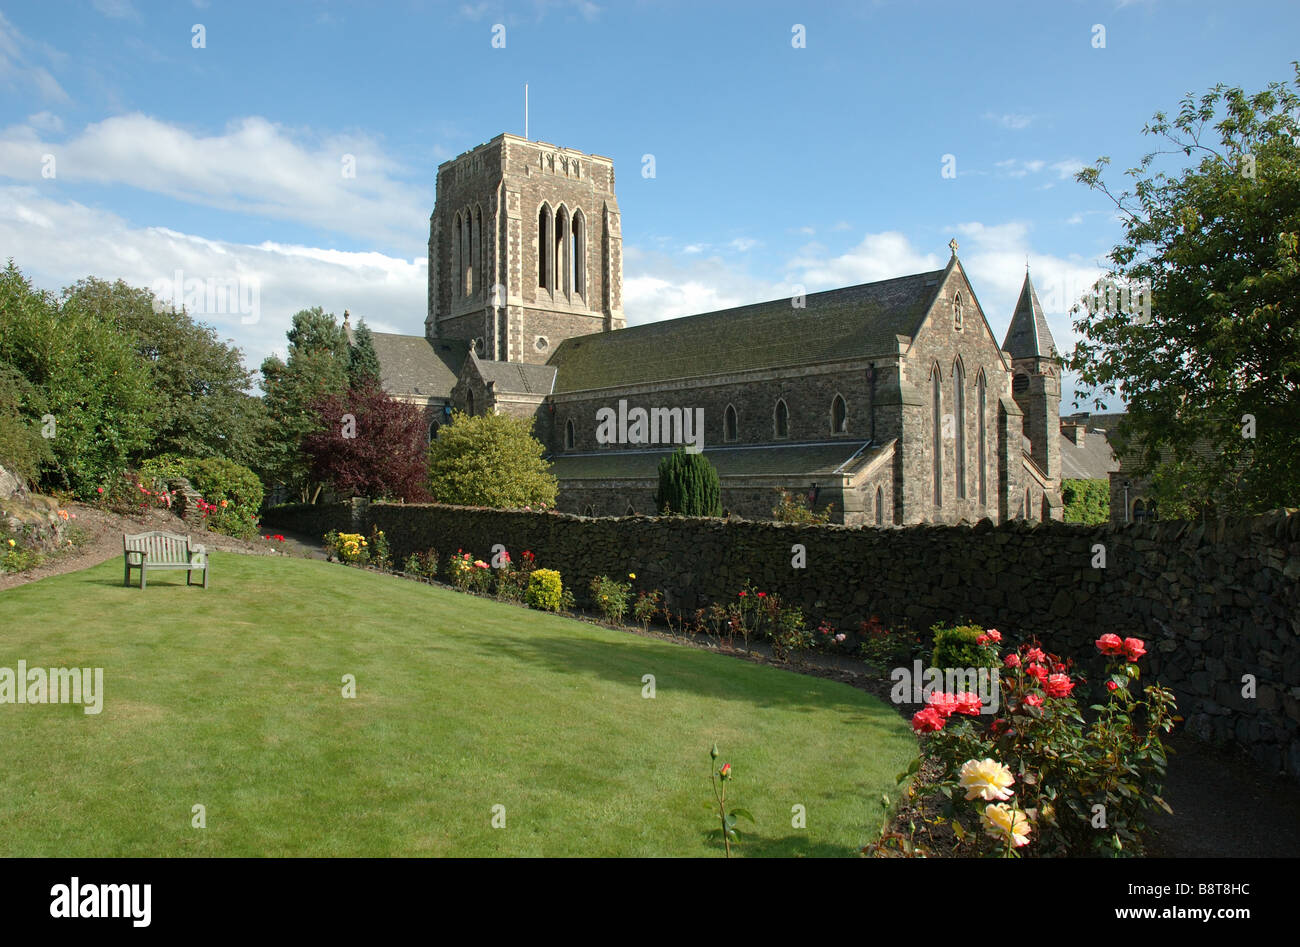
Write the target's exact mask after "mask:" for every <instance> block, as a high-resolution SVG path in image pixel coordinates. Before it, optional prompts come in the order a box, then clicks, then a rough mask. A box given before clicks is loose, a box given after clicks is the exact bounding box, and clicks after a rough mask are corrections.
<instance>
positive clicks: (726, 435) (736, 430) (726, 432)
mask: <svg viewBox="0 0 1300 947" xmlns="http://www.w3.org/2000/svg"><path fill="white" fill-rule="evenodd" d="M739 436H740V424H739V423H738V422H737V419H736V409H735V408H734V407H733V406H731V405H727V410H726V411H725V412H723V415H722V439H723V440H724V441H734V440H736V439H737V438H738V437H739Z"/></svg>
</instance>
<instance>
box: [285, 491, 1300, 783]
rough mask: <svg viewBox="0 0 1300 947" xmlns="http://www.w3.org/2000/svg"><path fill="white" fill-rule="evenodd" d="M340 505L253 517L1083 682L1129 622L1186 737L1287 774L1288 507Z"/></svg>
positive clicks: (1292, 535) (1293, 582)
mask: <svg viewBox="0 0 1300 947" xmlns="http://www.w3.org/2000/svg"><path fill="white" fill-rule="evenodd" d="M354 503H355V505H349V504H337V505H333V506H328V507H322V506H316V507H302V506H291V507H277V508H274V509H272V510H270V511H268V513H267V517H266V521H267V522H268V523H274V524H275V525H276V526H277V527H278V528H281V529H289V530H295V531H299V532H303V533H308V534H311V535H315V536H319V535H321V534H323V533H324V532H326V530H328V529H330V528H339V529H348V528H357V529H363V530H365V531H367V532H368V531H369V529H370V527H371V526H372V525H377V526H378V527H379V528H380V529H382V530H383V531H384V532H385V533H386V534H387V536H388V538H389V542H390V543H391V545H392V549H393V553H394V558H395V560H396V561H397V562H401V561H402V559H403V558H404V557H405V556H406V555H407V554H408V553H410V552H411V551H414V550H425V549H428V548H430V547H432V548H435V549H437V550H438V552H439V553H440V554H441V555H442V557H443V559H444V561H445V558H446V556H447V555H448V554H449V553H454V552H456V550H457V549H464V550H466V551H469V552H473V553H474V554H475V555H476V556H478V557H483V558H487V557H488V555H489V553H490V552H491V549H492V546H493V545H494V544H497V543H500V544H502V545H504V546H505V547H506V548H507V549H509V550H510V552H511V553H512V554H513V555H515V556H516V558H517V557H518V554H519V553H520V552H522V551H523V550H524V549H531V550H532V551H533V552H534V553H535V554H536V556H537V562H538V564H539V565H540V566H544V567H548V568H555V569H558V570H560V572H561V574H562V575H563V577H564V583H565V585H566V587H570V588H572V589H573V591H574V594H575V596H576V597H577V599H578V602H579V603H580V604H581V603H582V602H583V600H584V596H585V594H586V587H587V584H588V582H589V581H590V580H591V578H592V577H593V576H594V575H597V574H601V573H603V574H606V575H610V576H613V577H616V578H617V577H621V576H624V575H626V574H627V573H629V572H635V573H636V576H637V578H636V582H635V585H636V587H637V588H659V589H663V590H664V592H665V594H666V596H667V600H668V602H669V603H670V605H671V607H672V608H673V610H674V611H682V612H689V611H691V610H693V609H695V608H697V607H700V606H702V605H706V604H708V603H709V602H712V601H722V602H727V601H730V600H732V599H733V598H734V597H735V595H736V593H737V591H738V590H739V589H741V588H742V587H743V586H744V585H745V583H746V582H747V581H748V582H751V583H753V585H754V586H755V587H756V588H758V589H766V590H769V591H774V592H777V593H779V594H780V595H781V596H782V597H783V598H786V599H789V600H791V601H794V602H796V603H798V604H799V605H801V606H802V607H803V609H804V611H805V613H806V614H808V615H809V616H812V617H815V618H818V619H821V618H824V619H827V620H829V621H831V622H833V623H835V624H836V625H837V626H839V627H841V628H853V627H856V625H857V623H858V622H859V621H861V620H863V619H865V618H867V617H869V616H871V615H877V616H879V617H880V618H881V619H882V620H883V621H884V622H885V623H886V625H887V626H890V627H897V626H899V625H901V624H904V623H906V624H908V625H910V626H911V627H913V628H928V627H929V626H930V625H931V624H933V623H935V622H951V621H952V620H954V619H958V618H964V619H968V620H970V621H973V622H977V623H979V624H981V625H984V626H985V627H995V628H998V629H1000V630H1002V631H1003V632H1004V633H1007V634H1008V635H1009V637H1010V638H1011V640H1013V641H1016V640H1022V639H1023V638H1025V637H1028V636H1030V635H1037V636H1038V637H1040V638H1041V639H1042V641H1043V642H1044V644H1045V645H1046V646H1047V647H1048V649H1049V650H1052V651H1056V652H1058V653H1060V654H1062V655H1063V656H1066V657H1075V658H1076V659H1083V660H1082V661H1081V668H1080V669H1081V670H1083V671H1084V672H1085V673H1086V674H1087V675H1088V676H1089V677H1090V678H1092V679H1096V678H1097V677H1098V672H1099V670H1100V664H1099V659H1097V658H1095V657H1089V656H1095V654H1096V649H1095V647H1094V646H1093V641H1094V640H1095V639H1096V638H1097V637H1099V636H1100V635H1101V634H1103V633H1105V632H1114V633H1115V634H1118V635H1120V636H1122V637H1127V636H1133V637H1139V638H1142V639H1143V640H1144V641H1146V643H1147V649H1148V651H1149V652H1150V656H1149V658H1148V659H1144V665H1143V666H1144V667H1145V668H1148V669H1149V673H1148V675H1147V677H1148V679H1149V678H1150V677H1151V676H1152V674H1154V676H1155V677H1158V678H1159V680H1160V681H1161V682H1162V683H1164V684H1167V685H1168V686H1169V687H1171V688H1173V690H1174V691H1175V693H1176V694H1177V695H1178V698H1179V710H1180V713H1181V714H1182V715H1183V716H1184V717H1185V718H1186V719H1187V726H1188V728H1189V730H1190V731H1191V732H1192V733H1193V734H1195V735H1196V736H1198V737H1200V738H1202V739H1207V740H1211V741H1214V742H1235V743H1238V744H1240V745H1242V746H1244V747H1246V748H1247V749H1248V750H1249V751H1250V752H1251V754H1252V755H1253V756H1255V757H1256V758H1257V759H1258V760H1260V761H1261V762H1262V763H1264V764H1265V765H1266V766H1268V767H1270V768H1272V769H1274V770H1286V771H1287V772H1289V773H1290V774H1291V775H1292V776H1294V777H1296V778H1300V513H1297V512H1292V513H1290V514H1287V513H1285V512H1281V511H1279V512H1277V513H1273V514H1269V515H1266V516H1260V517H1254V518H1250V519H1243V520H1235V521H1222V520H1220V521H1217V522H1210V523H1207V524H1188V523H1173V522H1169V523H1147V524H1130V525H1120V526H1114V525H1109V524H1107V525H1102V526H1076V525H1068V524H1063V523H1057V522H1051V521H1049V522H1044V523H1025V522H1023V521H1013V522H1010V523H1006V524H1003V525H999V526H994V525H993V524H992V523H991V522H989V521H987V520H985V521H983V522H981V523H979V524H977V525H974V526H911V527H905V528H899V529H854V528H850V527H844V526H793V525H783V524H776V523H764V522H747V521H735V520H729V521H728V520H709V519H686V518H673V517H669V518H658V517H642V516H635V517H619V518H596V519H589V518H586V517H581V516H572V515H567V514H555V513H526V512H512V511H499V510H483V509H471V508H466V507H449V506H409V505H408V506H402V505H395V504H382V503H377V504H372V505H368V504H366V503H365V502H364V501H354ZM795 544H801V545H802V546H804V547H805V548H806V553H807V565H806V568H802V569H796V568H792V566H791V560H792V556H793V552H792V546H794V545H795ZM1102 551H1104V557H1105V558H1104V562H1105V567H1104V568H1102V567H1100V564H1101V561H1102V560H1101V559H1100V558H1099V554H1100V553H1101V552H1102ZM1094 563H1096V566H1094ZM1148 662H1149V663H1148ZM1244 675H1253V676H1254V679H1255V682H1256V687H1257V691H1256V693H1255V696H1254V697H1243V696H1242V690H1243V687H1244V684H1243V676H1244Z"/></svg>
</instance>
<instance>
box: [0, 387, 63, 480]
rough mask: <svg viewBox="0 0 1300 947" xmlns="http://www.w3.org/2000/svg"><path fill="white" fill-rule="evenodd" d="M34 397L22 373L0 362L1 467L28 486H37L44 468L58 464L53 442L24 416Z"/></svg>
mask: <svg viewBox="0 0 1300 947" xmlns="http://www.w3.org/2000/svg"><path fill="white" fill-rule="evenodd" d="M32 394H33V392H32V386H31V385H30V384H28V382H27V379H25V378H24V377H23V376H22V374H21V373H20V372H19V371H18V369H16V368H14V367H13V366H12V365H8V364H6V363H4V362H0V467H4V468H5V469H6V470H8V471H9V472H10V473H12V474H15V475H16V476H18V477H20V478H21V479H23V480H26V481H27V482H28V483H33V482H35V480H36V477H37V475H38V474H39V473H40V468H41V465H42V464H48V463H50V462H52V461H53V460H54V452H53V451H52V450H50V442H49V441H48V440H47V439H46V438H44V437H41V432H40V429H39V428H38V427H37V425H36V424H34V423H33V422H32V421H30V420H29V419H28V418H27V417H25V416H24V412H23V405H24V403H26V402H28V401H29V400H30V399H31V397H32Z"/></svg>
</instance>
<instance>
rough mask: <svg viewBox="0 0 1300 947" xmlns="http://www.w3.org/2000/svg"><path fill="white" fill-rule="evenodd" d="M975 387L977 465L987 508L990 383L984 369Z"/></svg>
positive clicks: (981, 492) (981, 501) (982, 496)
mask: <svg viewBox="0 0 1300 947" xmlns="http://www.w3.org/2000/svg"><path fill="white" fill-rule="evenodd" d="M975 387H976V389H977V391H978V396H977V398H976V402H977V403H976V408H977V409H978V411H979V415H978V419H977V421H976V429H977V433H978V436H979V446H978V449H977V450H976V456H977V460H976V463H978V464H979V480H980V506H986V505H987V504H988V502H989V498H988V473H987V471H988V443H989V438H988V427H987V424H988V422H987V421H986V420H985V413H986V412H987V410H988V382H987V381H986V379H985V378H984V369H980V373H979V377H978V378H977V379H976V380H975Z"/></svg>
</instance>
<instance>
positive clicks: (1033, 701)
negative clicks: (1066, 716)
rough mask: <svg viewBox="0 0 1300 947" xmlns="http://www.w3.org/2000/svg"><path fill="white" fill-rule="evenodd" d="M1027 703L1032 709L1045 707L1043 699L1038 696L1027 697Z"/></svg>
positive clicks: (1030, 695)
mask: <svg viewBox="0 0 1300 947" xmlns="http://www.w3.org/2000/svg"><path fill="white" fill-rule="evenodd" d="M1025 703H1026V704H1028V705H1029V706H1030V707H1041V706H1043V698H1042V697H1041V696H1040V695H1038V694H1029V695H1027V696H1026V697H1025Z"/></svg>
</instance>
